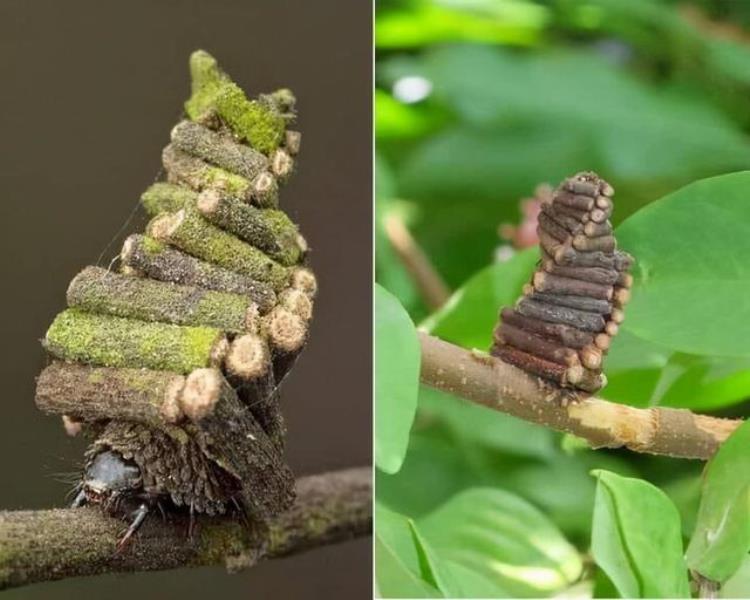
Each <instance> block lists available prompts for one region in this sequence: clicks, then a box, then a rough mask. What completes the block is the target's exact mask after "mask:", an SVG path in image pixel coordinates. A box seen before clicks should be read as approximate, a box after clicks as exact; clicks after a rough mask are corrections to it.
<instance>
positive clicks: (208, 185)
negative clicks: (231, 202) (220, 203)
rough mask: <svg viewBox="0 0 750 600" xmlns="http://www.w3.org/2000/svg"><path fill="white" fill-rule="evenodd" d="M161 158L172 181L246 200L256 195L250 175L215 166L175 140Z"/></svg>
mask: <svg viewBox="0 0 750 600" xmlns="http://www.w3.org/2000/svg"><path fill="white" fill-rule="evenodd" d="M161 158H162V164H163V165H164V168H165V169H166V171H167V180H168V181H169V183H174V184H180V185H184V186H187V187H189V188H191V189H193V190H195V191H197V192H200V191H202V190H219V191H221V192H224V193H226V194H228V195H230V196H234V197H236V198H241V199H242V200H244V201H246V202H250V201H251V200H252V198H253V184H252V182H251V181H250V180H249V179H246V178H244V177H242V176H241V175H236V174H235V173H230V172H229V171H227V170H225V169H222V168H220V167H215V166H213V165H211V164H209V163H207V162H205V161H203V160H201V159H200V158H196V157H195V156H191V155H190V154H187V153H186V152H182V151H181V150H178V149H177V148H175V147H174V145H172V144H169V145H168V146H165V148H164V150H163V151H162V153H161Z"/></svg>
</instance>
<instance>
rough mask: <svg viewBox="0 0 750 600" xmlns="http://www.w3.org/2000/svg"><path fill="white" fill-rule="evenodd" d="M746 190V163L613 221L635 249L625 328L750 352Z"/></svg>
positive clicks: (710, 350)
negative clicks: (619, 222)
mask: <svg viewBox="0 0 750 600" xmlns="http://www.w3.org/2000/svg"><path fill="white" fill-rule="evenodd" d="M748 190H750V172H748V171H745V172H740V173H732V174H729V175H722V176H719V177H713V178H709V179H704V180H702V181H698V182H696V183H693V184H691V185H688V186H687V187H684V188H682V189H680V190H678V191H676V192H674V193H672V194H670V195H668V196H666V197H665V198H662V199H661V200H659V201H657V202H654V203H653V204H651V205H649V206H647V207H646V208H644V209H642V210H640V211H639V212H637V213H636V214H635V215H633V216H632V217H630V218H629V219H627V221H625V223H623V224H622V225H621V226H620V227H619V228H618V229H617V235H618V239H619V241H620V244H621V246H622V247H623V248H624V249H626V250H627V251H628V252H631V253H632V254H633V255H634V256H636V257H637V262H636V265H635V267H634V275H635V278H636V283H635V285H634V289H633V299H632V301H631V303H630V305H629V306H628V318H627V320H626V322H625V328H626V329H628V330H630V331H632V332H633V333H635V334H636V335H638V336H640V337H642V338H643V339H645V340H649V341H653V342H656V343H659V344H661V345H664V346H668V347H670V348H672V349H674V350H679V351H682V352H689V353H693V354H707V355H723V356H744V357H747V356H750V345H748V344H747V343H746V339H747V337H748V335H750V304H749V303H747V302H744V301H743V298H745V297H747V296H748V295H750V202H748V201H747V194H748ZM702 325H703V326H702Z"/></svg>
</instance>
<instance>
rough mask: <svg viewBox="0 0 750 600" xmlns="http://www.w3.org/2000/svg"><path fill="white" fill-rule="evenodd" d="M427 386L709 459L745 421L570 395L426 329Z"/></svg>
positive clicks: (622, 442)
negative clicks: (576, 397)
mask: <svg viewBox="0 0 750 600" xmlns="http://www.w3.org/2000/svg"><path fill="white" fill-rule="evenodd" d="M419 335H420V342H421V345H422V372H421V380H422V383H424V384H425V385H428V386H430V387H434V388H437V389H439V390H443V391H445V392H449V393H451V394H454V395H456V396H459V397H461V398H464V399H466V400H469V401H471V402H475V403H477V404H482V405H484V406H487V407H489V408H492V409H494V410H498V411H500V412H504V413H507V414H509V415H513V416H514V417H518V418H520V419H524V420H526V421H531V422H532V423H538V424H540V425H544V426H546V427H550V428H552V429H556V430H558V431H564V432H567V433H572V434H574V435H576V436H578V437H581V438H584V439H586V440H587V441H588V442H589V443H590V444H591V446H592V447H593V448H619V447H625V448H629V449H630V450H633V451H635V452H646V453H649V454H663V455H667V456H674V457H681V458H697V459H703V460H706V459H708V458H710V457H711V455H712V454H713V453H714V452H715V451H716V449H717V448H718V447H719V445H720V444H721V443H722V442H723V441H724V440H726V439H727V437H729V435H730V434H731V433H732V431H734V430H735V429H736V428H737V427H739V425H740V424H741V423H742V421H741V420H732V419H719V418H715V417H708V416H704V415H696V414H693V413H691V412H690V411H689V410H685V409H674V408H648V409H640V408H633V407H631V406H626V405H623V404H616V403H614V402H608V401H606V400H602V399H599V398H596V397H589V398H583V399H578V400H574V401H572V402H571V401H570V395H569V392H566V391H564V390H562V389H560V388H557V387H554V386H552V385H549V384H547V383H545V382H544V381H543V380H542V379H539V378H536V377H532V376H530V375H528V374H526V373H525V372H524V371H522V370H520V369H518V368H516V367H514V366H512V365H509V364H507V363H505V362H503V361H501V360H498V359H496V358H493V357H491V356H489V355H487V354H483V353H479V352H478V351H469V350H465V349H464V348H459V347H458V346H454V345H453V344H449V343H448V342H444V341H442V340H439V339H437V338H435V337H432V336H430V335H427V334H425V333H420V334H419Z"/></svg>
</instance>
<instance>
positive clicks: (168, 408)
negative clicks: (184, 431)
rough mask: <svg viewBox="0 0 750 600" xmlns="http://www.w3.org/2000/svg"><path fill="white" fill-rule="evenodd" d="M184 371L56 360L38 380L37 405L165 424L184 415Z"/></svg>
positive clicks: (81, 415) (86, 417)
mask: <svg viewBox="0 0 750 600" xmlns="http://www.w3.org/2000/svg"><path fill="white" fill-rule="evenodd" d="M184 387H185V377H183V376H182V375H178V374H177V373H171V372H169V371H151V370H149V369H123V368H119V369H113V368H111V367H93V366H90V365H83V364H79V363H65V362H54V363H52V364H51V365H49V366H48V367H47V368H46V369H44V371H42V373H41V375H39V378H38V379H37V382H36V405H37V406H38V407H39V408H40V409H41V410H43V411H45V412H48V413H53V414H62V415H68V416H70V417H72V418H74V419H76V420H78V421H86V422H94V421H106V420H109V419H125V420H128V421H135V422H138V423H143V424H144V425H150V426H151V427H163V426H164V425H165V424H174V423H177V422H178V421H180V419H181V418H182V417H183V411H182V408H181V407H180V398H181V396H182V392H183V389H184Z"/></svg>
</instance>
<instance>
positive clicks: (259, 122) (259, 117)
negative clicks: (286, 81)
mask: <svg viewBox="0 0 750 600" xmlns="http://www.w3.org/2000/svg"><path fill="white" fill-rule="evenodd" d="M190 75H191V77H192V96H191V97H190V99H189V100H188V101H187V102H186V103H185V111H186V112H187V114H188V116H189V117H190V119H192V120H193V121H198V122H210V121H211V120H212V119H213V118H215V117H219V118H220V119H221V120H222V121H223V122H224V123H226V124H227V125H228V126H229V128H230V129H231V130H232V132H233V133H234V134H235V135H236V136H237V137H238V138H240V139H241V140H244V141H247V142H248V143H249V144H250V146H252V147H253V148H255V149H256V150H258V151H260V152H263V153H264V154H269V153H270V152H273V151H274V150H275V149H276V148H278V147H279V144H281V142H282V140H283V138H284V130H285V128H286V119H285V118H284V116H283V115H282V114H279V112H278V111H277V110H276V109H277V108H278V107H279V100H280V99H279V98H275V99H274V100H275V101H273V102H260V101H255V100H248V99H247V97H246V96H245V93H244V92H243V91H242V90H241V89H240V88H239V87H238V86H237V85H236V84H235V83H234V82H232V80H231V79H229V77H228V76H227V75H226V74H225V73H224V72H223V71H221V69H219V65H218V64H217V62H216V59H215V58H214V57H213V56H211V55H210V54H208V52H205V51H203V50H198V51H196V52H193V54H192V55H191V56H190ZM289 94H290V93H289V92H288V90H287V93H286V94H285V98H286V100H285V104H287V105H288V104H289V98H288V96H289ZM291 98H292V102H291V104H292V105H293V96H292V97H291Z"/></svg>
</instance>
